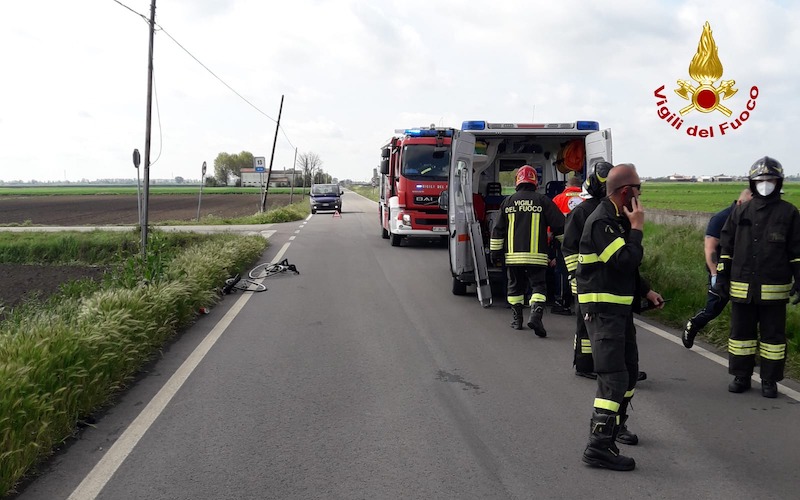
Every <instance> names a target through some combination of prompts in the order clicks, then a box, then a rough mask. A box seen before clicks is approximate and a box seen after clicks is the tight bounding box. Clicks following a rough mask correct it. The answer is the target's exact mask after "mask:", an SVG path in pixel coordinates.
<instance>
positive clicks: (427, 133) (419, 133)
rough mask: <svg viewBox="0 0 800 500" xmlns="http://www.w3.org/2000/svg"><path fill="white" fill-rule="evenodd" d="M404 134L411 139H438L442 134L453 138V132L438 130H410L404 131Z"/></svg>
mask: <svg viewBox="0 0 800 500" xmlns="http://www.w3.org/2000/svg"><path fill="white" fill-rule="evenodd" d="M403 134H404V135H407V136H409V137H438V136H439V135H440V134H441V135H443V136H445V137H451V136H452V135H453V131H452V130H450V129H447V130H436V129H418V128H413V129H411V128H409V129H405V130H404V131H403Z"/></svg>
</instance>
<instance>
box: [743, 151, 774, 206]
mask: <svg viewBox="0 0 800 500" xmlns="http://www.w3.org/2000/svg"><path fill="white" fill-rule="evenodd" d="M747 178H748V179H750V191H752V193H753V196H755V197H757V198H767V199H772V198H774V197H776V196H780V194H781V188H782V187H783V166H782V165H781V163H780V162H779V161H778V160H776V159H775V158H770V157H769V156H765V157H763V158H761V159H759V160H756V162H755V163H753V166H752V167H750V173H749V174H748V176H747ZM766 180H775V181H776V182H775V189H774V190H773V191H772V193H771V194H770V195H769V196H763V195H761V194H760V193H759V192H758V187H757V186H756V183H757V182H758V181H766Z"/></svg>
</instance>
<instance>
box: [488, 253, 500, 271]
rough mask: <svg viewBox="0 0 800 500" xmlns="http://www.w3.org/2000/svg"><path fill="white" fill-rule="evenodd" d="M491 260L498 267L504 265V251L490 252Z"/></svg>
mask: <svg viewBox="0 0 800 500" xmlns="http://www.w3.org/2000/svg"><path fill="white" fill-rule="evenodd" d="M489 259H491V261H492V264H494V265H495V266H497V267H500V266H502V265H503V251H502V250H492V251H491V252H489Z"/></svg>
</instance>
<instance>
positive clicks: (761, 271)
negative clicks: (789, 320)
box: [717, 197, 800, 304]
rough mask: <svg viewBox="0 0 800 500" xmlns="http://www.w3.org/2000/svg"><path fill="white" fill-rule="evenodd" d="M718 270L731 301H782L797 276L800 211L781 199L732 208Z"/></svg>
mask: <svg viewBox="0 0 800 500" xmlns="http://www.w3.org/2000/svg"><path fill="white" fill-rule="evenodd" d="M720 246H721V247H722V250H721V251H720V256H719V263H718V264H717V272H718V273H719V274H721V275H722V276H725V277H727V278H728V280H729V284H730V297H731V300H732V301H733V302H748V303H749V302H753V303H764V302H767V303H772V304H776V303H781V302H782V303H786V302H787V301H788V299H789V292H790V291H791V289H792V278H794V280H795V281H799V280H800V214H798V211H797V207H795V206H794V205H792V204H791V203H789V202H787V201H784V200H781V199H780V197H775V198H773V199H769V198H768V199H765V198H760V197H755V198H753V199H752V200H751V201H750V202H748V203H744V204H742V205H739V206H737V207H736V208H734V209H733V212H731V215H730V217H728V220H727V222H726V223H725V226H724V227H723V228H722V234H721V237H720Z"/></svg>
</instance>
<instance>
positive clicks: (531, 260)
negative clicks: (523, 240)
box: [506, 253, 548, 266]
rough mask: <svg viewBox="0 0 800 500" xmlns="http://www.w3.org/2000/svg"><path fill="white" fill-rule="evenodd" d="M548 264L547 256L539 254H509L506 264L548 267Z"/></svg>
mask: <svg viewBox="0 0 800 500" xmlns="http://www.w3.org/2000/svg"><path fill="white" fill-rule="evenodd" d="M547 263H548V259H547V254H543V253H538V254H531V253H507V254H506V264H534V265H540V266H546V265H547Z"/></svg>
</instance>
